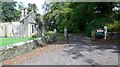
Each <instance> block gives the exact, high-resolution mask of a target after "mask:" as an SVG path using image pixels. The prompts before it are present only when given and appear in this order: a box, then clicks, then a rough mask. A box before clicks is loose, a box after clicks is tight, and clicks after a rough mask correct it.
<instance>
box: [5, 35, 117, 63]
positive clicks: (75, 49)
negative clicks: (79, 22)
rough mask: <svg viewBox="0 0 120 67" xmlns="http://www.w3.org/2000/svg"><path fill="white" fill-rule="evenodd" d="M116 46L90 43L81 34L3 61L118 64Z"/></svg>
mask: <svg viewBox="0 0 120 67" xmlns="http://www.w3.org/2000/svg"><path fill="white" fill-rule="evenodd" d="M117 49H118V46H116V45H113V44H112V43H111V44H102V45H99V44H92V43H91V39H90V38H87V37H84V36H82V35H74V36H72V37H71V38H70V39H69V41H68V42H66V43H63V42H62V43H59V44H57V43H56V44H50V45H47V46H45V47H42V48H41V47H40V48H38V49H35V50H33V51H32V52H29V53H27V54H22V55H19V56H17V57H15V58H12V59H8V60H6V61H4V62H3V64H5V65H118V50H117Z"/></svg>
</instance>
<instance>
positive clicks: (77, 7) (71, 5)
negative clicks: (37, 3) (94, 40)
mask: <svg viewBox="0 0 120 67" xmlns="http://www.w3.org/2000/svg"><path fill="white" fill-rule="evenodd" d="M115 5H116V3H111V2H108V3H105V2H100V3H97V2H96V3H95V2H93V3H90V2H85V3H82V2H52V3H45V5H44V8H46V9H45V11H46V13H45V14H44V16H43V21H44V22H45V24H46V26H47V28H48V29H49V30H53V29H54V28H57V29H58V31H59V32H63V29H64V27H67V28H68V31H69V32H85V33H86V34H87V35H88V34H89V35H90V31H91V30H92V29H93V28H94V29H96V28H100V27H102V26H103V25H102V24H104V25H105V24H106V22H103V21H107V20H110V19H111V18H112V17H111V14H112V13H113V12H112V8H113V7H114V6H115ZM114 15H115V16H116V14H114ZM110 17H111V18H110ZM108 18H109V19H108ZM101 22H102V24H101ZM96 25H100V26H96ZM101 25H102V26H101ZM88 26H89V27H88ZM88 28H89V29H88Z"/></svg>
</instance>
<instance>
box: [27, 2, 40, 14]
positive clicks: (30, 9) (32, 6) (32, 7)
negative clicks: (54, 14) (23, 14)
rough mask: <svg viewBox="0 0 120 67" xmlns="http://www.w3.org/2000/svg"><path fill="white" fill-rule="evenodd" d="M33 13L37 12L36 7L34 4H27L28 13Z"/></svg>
mask: <svg viewBox="0 0 120 67" xmlns="http://www.w3.org/2000/svg"><path fill="white" fill-rule="evenodd" d="M32 10H33V11H34V12H35V13H36V12H37V10H38V9H37V6H36V4H35V3H34V4H31V3H29V4H28V13H29V12H30V11H32Z"/></svg>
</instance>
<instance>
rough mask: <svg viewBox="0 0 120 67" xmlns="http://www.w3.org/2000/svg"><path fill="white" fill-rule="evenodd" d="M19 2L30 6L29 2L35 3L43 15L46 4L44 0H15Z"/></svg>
mask: <svg viewBox="0 0 120 67" xmlns="http://www.w3.org/2000/svg"><path fill="white" fill-rule="evenodd" d="M14 1H17V2H22V3H23V4H24V6H25V7H27V6H28V3H31V4H33V3H35V4H36V6H37V8H38V13H40V14H41V15H43V11H44V10H43V9H42V5H43V4H44V0H14Z"/></svg>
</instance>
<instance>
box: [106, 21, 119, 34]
mask: <svg viewBox="0 0 120 67" xmlns="http://www.w3.org/2000/svg"><path fill="white" fill-rule="evenodd" d="M107 27H108V31H109V32H120V23H119V22H116V21H114V23H109V24H107Z"/></svg>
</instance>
